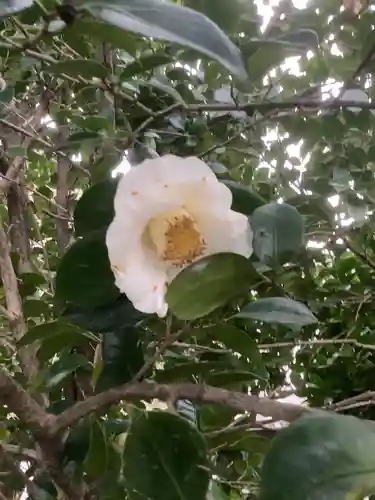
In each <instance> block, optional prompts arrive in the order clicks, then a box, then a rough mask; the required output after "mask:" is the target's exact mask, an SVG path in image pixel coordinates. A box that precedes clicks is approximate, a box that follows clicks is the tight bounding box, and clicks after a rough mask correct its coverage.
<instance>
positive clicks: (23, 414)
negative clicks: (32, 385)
mask: <svg viewBox="0 0 375 500" xmlns="http://www.w3.org/2000/svg"><path fill="white" fill-rule="evenodd" d="M0 400H1V402H2V403H3V404H4V405H6V406H7V407H8V408H9V411H10V412H13V413H14V414H15V415H17V417H18V418H19V420H20V421H21V422H22V424H24V425H25V426H26V428H27V429H28V430H30V431H31V432H32V433H33V435H34V436H36V437H37V438H38V439H40V438H42V439H44V437H45V436H48V433H49V429H50V428H51V426H52V425H53V424H54V422H55V420H56V417H55V416H54V415H50V414H48V413H46V412H45V411H44V410H43V408H42V407H41V406H39V404H38V403H37V402H36V401H35V400H34V399H33V398H32V397H31V396H30V394H29V393H28V392H27V391H25V389H24V388H23V387H22V386H21V385H20V384H19V383H18V382H16V381H15V380H13V379H12V377H11V376H10V375H8V374H7V373H6V371H5V370H3V369H0Z"/></svg>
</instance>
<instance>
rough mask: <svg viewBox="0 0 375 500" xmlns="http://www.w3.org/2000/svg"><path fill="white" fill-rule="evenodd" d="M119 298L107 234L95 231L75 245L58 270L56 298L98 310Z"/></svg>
mask: <svg viewBox="0 0 375 500" xmlns="http://www.w3.org/2000/svg"><path fill="white" fill-rule="evenodd" d="M119 295H120V292H119V290H118V289H117V287H116V286H115V282H114V276H113V273H112V271H111V267H110V264H109V260H108V252H107V247H106V245H105V232H103V231H96V232H95V233H92V234H90V235H89V236H87V237H84V238H82V239H78V240H77V241H76V242H75V243H73V245H72V246H71V247H70V248H69V249H68V251H67V252H66V254H65V255H64V257H63V259H62V260H61V262H60V265H59V267H58V269H57V275H56V296H57V297H58V298H59V299H60V300H64V301H66V302H71V303H73V304H77V305H79V306H82V307H97V306H101V305H105V304H109V303H111V302H113V301H114V300H116V299H117V298H118V297H119Z"/></svg>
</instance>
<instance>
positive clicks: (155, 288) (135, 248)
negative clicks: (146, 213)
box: [106, 217, 167, 315]
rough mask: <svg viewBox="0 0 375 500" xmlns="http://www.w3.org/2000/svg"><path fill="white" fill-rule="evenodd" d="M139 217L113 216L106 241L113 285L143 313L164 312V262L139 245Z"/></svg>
mask: <svg viewBox="0 0 375 500" xmlns="http://www.w3.org/2000/svg"><path fill="white" fill-rule="evenodd" d="M143 228H144V225H143V221H140V220H139V219H138V220H137V219H136V218H135V219H131V218H129V217H124V218H121V217H115V218H114V220H113V221H112V223H111V224H110V226H109V228H108V230H107V235H106V244H107V249H108V256H109V260H110V262H111V267H112V270H113V273H114V276H115V283H116V286H117V287H118V288H119V289H120V291H121V292H122V293H125V295H126V296H127V297H128V299H129V300H130V301H131V302H132V303H133V305H134V307H135V308H136V309H138V310H139V311H142V312H145V313H157V314H159V315H160V314H161V315H165V314H166V304H165V301H164V295H165V282H166V280H167V275H166V269H165V266H164V264H163V263H162V262H161V261H159V260H158V259H157V256H156V254H155V253H154V252H152V251H150V250H148V249H147V248H146V247H145V246H143V245H142V233H143Z"/></svg>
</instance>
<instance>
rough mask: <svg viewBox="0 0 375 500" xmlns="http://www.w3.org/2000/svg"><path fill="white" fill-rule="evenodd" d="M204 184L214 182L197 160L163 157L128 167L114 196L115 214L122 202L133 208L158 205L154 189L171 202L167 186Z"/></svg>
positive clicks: (209, 173)
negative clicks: (142, 201)
mask: <svg viewBox="0 0 375 500" xmlns="http://www.w3.org/2000/svg"><path fill="white" fill-rule="evenodd" d="M205 181H211V182H215V183H217V182H218V181H217V179H216V176H215V174H214V173H213V172H212V170H211V169H210V167H209V166H208V165H207V164H206V163H205V162H204V161H202V160H199V158H193V157H188V158H179V157H178V156H174V155H166V156H162V157H160V158H152V159H150V160H145V161H144V162H142V163H140V164H139V165H137V166H136V167H132V168H131V169H130V170H129V172H128V173H126V174H125V175H124V176H123V177H122V178H121V179H120V181H119V184H118V187H117V192H116V196H115V211H116V212H117V211H120V210H122V209H123V201H124V200H126V205H127V206H129V207H133V208H136V207H137V205H138V203H139V202H140V200H145V199H147V200H150V202H151V201H152V200H153V201H154V202H156V201H159V202H160V201H161V200H160V198H159V197H156V196H155V189H158V191H159V189H160V190H161V191H163V192H164V193H165V196H168V197H169V200H170V201H171V196H172V198H173V199H176V198H175V197H174V196H173V189H169V188H170V187H173V186H175V185H178V184H182V185H186V184H191V183H195V182H198V183H199V182H205ZM168 191H169V193H168Z"/></svg>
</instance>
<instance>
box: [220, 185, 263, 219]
mask: <svg viewBox="0 0 375 500" xmlns="http://www.w3.org/2000/svg"><path fill="white" fill-rule="evenodd" d="M221 182H222V183H223V184H225V185H226V186H228V187H229V189H230V190H231V191H232V195H233V201H232V210H234V211H236V212H240V213H241V214H245V215H251V214H252V213H253V212H254V210H255V209H256V208H258V207H261V206H262V205H264V204H265V203H266V202H265V200H264V199H263V198H262V197H261V196H259V194H257V193H256V192H255V191H251V190H250V189H249V188H247V187H246V186H243V185H242V184H239V183H238V182H234V181H221Z"/></svg>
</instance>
